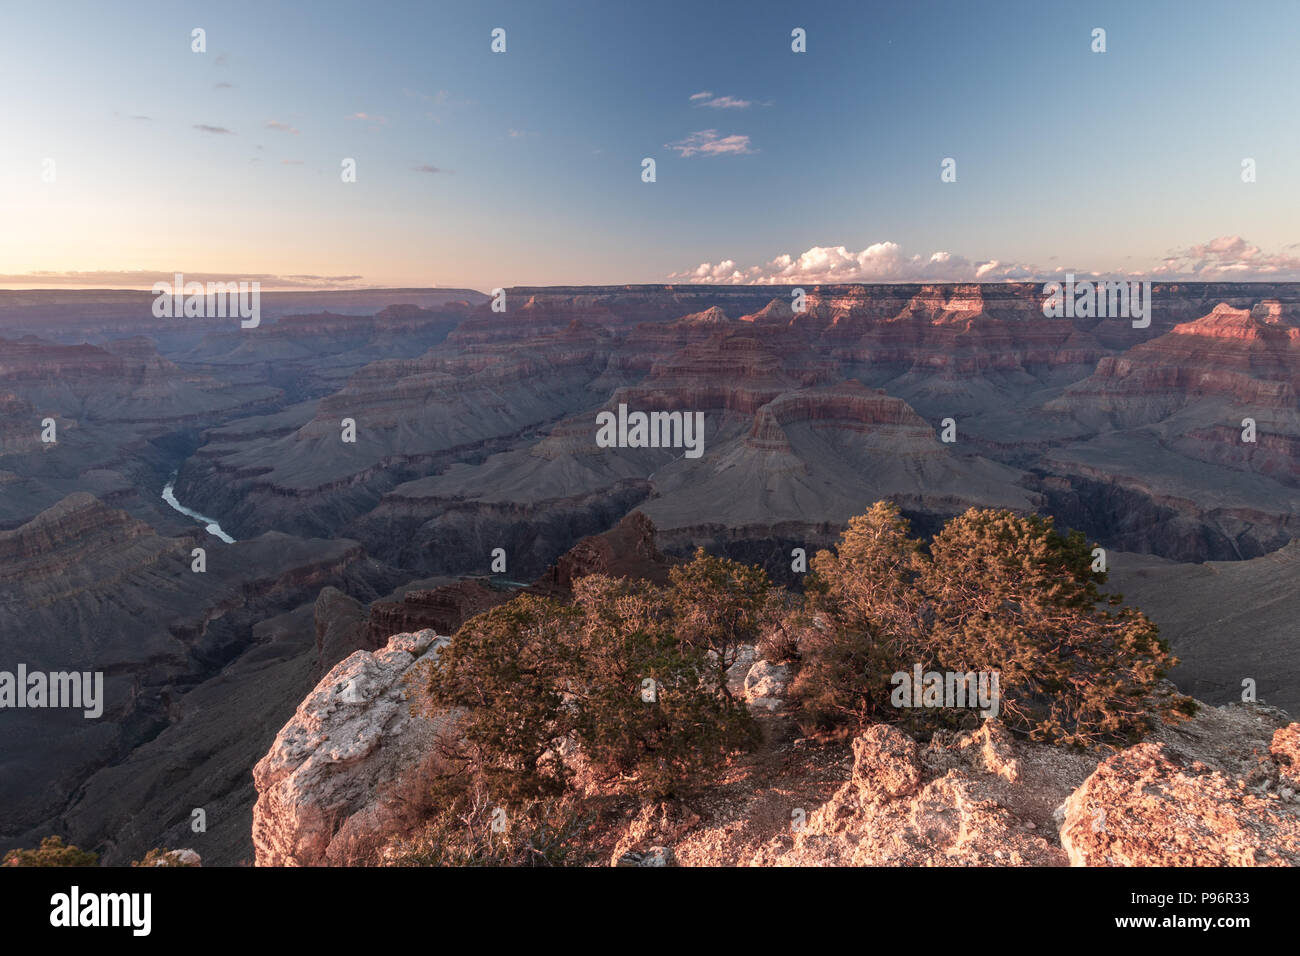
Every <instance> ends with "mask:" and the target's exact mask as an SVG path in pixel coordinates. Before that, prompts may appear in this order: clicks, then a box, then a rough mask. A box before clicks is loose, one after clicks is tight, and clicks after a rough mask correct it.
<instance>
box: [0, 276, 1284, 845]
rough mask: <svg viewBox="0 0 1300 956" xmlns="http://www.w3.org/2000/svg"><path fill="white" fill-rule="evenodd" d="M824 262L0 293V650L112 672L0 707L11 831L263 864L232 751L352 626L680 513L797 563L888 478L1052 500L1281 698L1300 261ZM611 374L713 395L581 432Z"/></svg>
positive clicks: (358, 647)
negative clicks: (163, 301)
mask: <svg viewBox="0 0 1300 956" xmlns="http://www.w3.org/2000/svg"><path fill="white" fill-rule="evenodd" d="M805 292H806V295H805V297H804V299H805V301H804V305H805V309H804V310H803V311H799V312H796V311H795V310H794V309H793V308H792V307H791V303H792V298H793V297H792V294H791V293H792V290H791V289H788V288H785V287H780V286H762V287H756V286H697V285H683V286H609V287H573V288H567V287H549V288H510V289H507V290H506V296H505V297H506V302H507V311H506V312H505V313H494V312H492V311H491V310H490V307H489V304H488V301H489V300H488V297H487V296H484V295H482V294H480V293H477V292H473V291H471V290H373V291H365V292H337V293H274V292H268V293H265V294H264V295H263V297H262V313H263V321H262V322H261V324H260V326H259V327H257V328H250V329H240V328H238V326H237V325H236V326H235V327H233V328H232V327H231V323H230V322H229V321H227V320H220V319H218V320H213V321H209V320H206V319H202V318H195V319H182V320H170V319H157V318H154V317H153V316H152V314H151V311H150V303H151V301H152V297H151V296H150V295H149V294H148V293H147V292H142V293H125V292H73V291H59V292H0V582H2V584H3V588H2V591H3V597H0V669H8V670H13V669H14V665H16V664H17V663H23V664H26V665H27V666H28V667H29V668H30V669H33V670H36V669H41V670H49V671H63V670H73V669H76V670H96V671H102V672H104V674H105V697H106V703H105V713H104V716H103V717H102V718H101V719H99V720H96V721H85V720H82V719H81V717H80V715H77V717H76V719H75V720H73V719H71V718H67V717H66V715H58V714H53V713H48V712H17V711H0V735H3V739H4V740H5V742H6V743H5V746H4V749H3V752H0V769H2V770H3V773H2V774H0V807H3V813H2V814H0V849H3V848H7V847H9V846H16V845H31V844H32V843H33V842H34V840H36V839H37V838H38V837H39V836H40V835H41V834H44V833H49V832H57V833H60V834H63V835H65V836H67V837H69V838H70V839H72V840H73V841H74V842H77V843H78V844H79V845H82V846H87V847H90V848H94V849H96V850H97V851H99V852H101V853H103V854H104V858H105V860H106V861H107V862H115V863H122V862H126V861H129V860H130V859H135V858H138V857H139V856H141V855H143V853H144V852H145V851H147V850H148V849H149V848H150V847H152V846H155V845H159V844H162V843H167V845H178V846H186V847H189V846H193V847H194V848H195V849H196V850H198V851H199V852H200V854H201V855H202V857H203V859H204V861H205V862H212V863H218V864H222V863H224V864H235V863H238V862H240V861H247V862H252V861H253V860H254V858H255V856H256V855H257V853H255V850H254V844H253V837H252V834H253V832H254V831H253V821H254V810H253V807H254V804H255V801H256V799H257V793H256V791H255V789H254V784H253V767H254V765H255V764H257V762H258V761H259V760H261V759H262V758H263V757H264V756H265V755H266V754H267V753H268V751H269V749H270V748H271V747H272V746H273V744H274V741H275V738H276V735H277V733H278V732H279V731H280V729H281V728H282V727H283V726H284V725H285V724H286V722H288V721H289V720H290V719H291V718H292V717H293V715H294V713H295V711H296V709H297V708H298V707H299V704H300V703H302V702H303V701H304V700H305V699H306V698H308V697H309V695H311V694H312V692H313V689H314V688H315V687H316V685H317V682H318V681H320V679H321V678H322V677H323V676H324V675H326V674H327V673H328V672H329V671H330V670H331V669H332V668H334V667H335V665H337V664H338V663H339V662H340V661H343V660H345V659H347V658H349V656H350V655H352V654H354V653H356V652H363V653H373V652H376V651H378V650H379V649H381V648H386V647H387V646H388V644H389V639H390V638H391V637H392V636H393V635H396V634H412V633H419V632H421V631H424V630H430V631H432V632H434V633H436V634H439V635H448V634H450V633H452V632H454V630H455V628H456V627H458V626H459V624H460V623H461V622H462V621H463V620H465V619H466V618H467V617H469V616H472V615H473V614H474V613H477V612H478V611H481V610H484V609H486V608H488V607H491V606H493V605H494V604H496V603H499V602H500V601H503V600H505V599H507V598H508V597H509V595H510V594H511V593H513V592H514V591H515V590H517V589H518V587H519V585H518V584H515V583H513V582H532V584H531V585H529V587H530V588H532V589H534V590H537V591H541V592H547V591H555V590H557V589H560V590H562V589H564V588H565V587H567V585H568V584H569V583H571V581H572V580H573V578H574V577H575V576H578V575H580V574H581V573H588V572H589V571H590V570H592V569H593V568H596V569H599V568H605V569H619V568H624V569H631V568H633V567H635V568H637V569H639V572H638V573H645V574H648V575H654V574H658V575H663V574H666V571H665V570H664V569H665V568H666V567H667V566H668V563H669V562H671V561H672V560H673V559H675V558H680V557H681V556H683V555H686V554H688V553H689V552H691V551H692V550H693V549H694V548H696V547H698V546H703V547H705V548H707V549H708V550H710V551H712V552H714V553H720V554H726V555H728V556H730V557H734V558H738V559H742V560H745V561H749V562H752V563H757V564H761V565H763V566H764V567H765V568H766V569H767V570H768V572H769V574H770V575H771V576H772V578H773V579H774V580H776V581H778V582H780V583H783V584H786V585H789V586H793V587H797V586H798V579H799V574H798V572H796V571H795V570H793V568H792V551H793V550H794V549H796V548H802V549H804V550H805V552H806V553H807V554H809V555H811V554H812V553H813V551H814V550H815V549H816V548H819V547H824V546H826V545H828V544H830V543H831V542H832V541H833V540H834V539H835V538H836V537H837V536H838V534H839V532H840V531H841V530H842V528H843V526H844V523H845V522H846V521H847V520H848V518H849V517H851V516H852V515H855V514H859V513H861V512H862V511H864V510H865V509H866V508H867V507H869V506H870V504H871V503H872V502H874V501H876V500H879V499H882V498H885V499H890V500H892V501H894V502H896V503H897V504H898V505H899V506H900V507H901V508H902V509H903V511H904V513H905V514H906V515H907V516H908V517H909V519H911V520H912V522H913V525H914V527H915V528H916V529H918V530H919V531H922V532H926V533H928V532H932V531H934V530H936V529H937V528H938V527H939V526H940V525H941V523H942V522H943V521H944V520H945V519H946V518H948V517H951V516H952V515H955V514H958V513H960V512H962V511H964V510H966V509H967V508H970V507H996V508H1009V509H1012V510H1017V511H1036V512H1040V513H1043V514H1050V515H1052V516H1054V517H1055V518H1056V521H1057V523H1058V526H1060V527H1063V528H1077V529H1079V530H1081V531H1082V532H1084V533H1085V534H1086V535H1087V536H1088V537H1089V538H1090V540H1093V541H1095V542H1097V544H1098V545H1099V546H1100V547H1102V548H1104V549H1106V552H1107V564H1108V569H1109V573H1110V576H1111V584H1112V586H1113V587H1114V588H1115V589H1117V590H1119V591H1121V592H1123V593H1124V594H1125V595H1126V597H1127V598H1128V599H1129V600H1130V601H1131V602H1132V603H1133V604H1135V605H1136V606H1138V607H1141V608H1143V609H1144V610H1146V611H1147V612H1148V613H1149V614H1150V615H1151V616H1152V618H1153V619H1154V620H1155V621H1156V622H1157V623H1158V624H1160V625H1161V627H1162V634H1163V636H1165V637H1166V638H1167V639H1168V640H1169V641H1170V642H1171V644H1172V645H1173V649H1174V651H1175V653H1176V654H1178V655H1179V657H1180V658H1182V660H1183V663H1182V664H1181V665H1180V667H1179V668H1176V669H1175V670H1174V672H1173V673H1172V674H1171V675H1170V676H1171V679H1172V680H1173V681H1174V682H1175V683H1176V684H1177V685H1178V686H1179V687H1180V689H1182V690H1184V691H1185V692H1188V693H1193V694H1194V695H1195V696H1197V697H1198V698H1200V699H1201V700H1203V701H1205V702H1206V703H1207V704H1208V705H1211V706H1215V707H1217V706H1221V705H1226V704H1229V703H1230V702H1233V701H1239V700H1240V699H1241V693H1242V682H1243V680H1246V679H1250V680H1252V681H1253V682H1254V686H1255V687H1256V689H1257V691H1258V694H1259V697H1260V699H1261V700H1262V701H1265V702H1267V704H1270V705H1276V706H1279V707H1282V708H1285V709H1287V710H1290V711H1291V712H1293V713H1294V712H1297V711H1300V693H1298V692H1297V690H1296V688H1297V686H1300V684H1297V681H1296V678H1297V677H1300V653H1297V652H1296V650H1295V648H1294V640H1293V625H1292V622H1293V621H1294V620H1295V615H1296V613H1297V612H1300V606H1297V604H1296V597H1295V595H1296V594H1297V593H1300V588H1297V587H1296V584H1297V581H1298V580H1300V560H1298V559H1297V552H1296V544H1295V543H1294V541H1295V537H1296V534H1297V527H1298V525H1297V522H1298V521H1300V518H1297V515H1300V397H1298V396H1300V286H1298V285H1294V284H1285V283H1274V284H1269V283H1160V282H1157V283H1154V284H1153V286H1152V300H1151V310H1150V313H1151V323H1150V326H1149V327H1146V328H1134V327H1133V326H1132V324H1131V323H1129V322H1127V321H1124V320H1117V319H1095V318H1082V317H1074V318H1048V317H1046V316H1044V314H1043V310H1042V298H1043V297H1042V292H1041V288H1040V287H1039V286H1037V285H1031V284H1022V283H1000V284H996V285H975V284H967V285H901V284H900V285H844V286H824V287H809V288H808V289H806V290H805ZM621 405H625V406H627V407H628V408H629V409H643V410H646V411H658V412H663V413H674V412H681V413H682V414H683V415H686V414H691V415H694V414H700V415H701V416H702V421H703V423H704V435H703V444H702V447H703V449H704V453H703V454H702V455H701V456H700V457H698V458H693V457H690V456H685V455H683V454H682V451H683V449H681V448H676V449H674V448H654V447H625V448H602V447H600V446H599V445H598V443H597V441H596V422H597V416H598V415H600V414H601V413H602V412H605V413H614V414H617V410H618V409H619V407H620V406H621ZM46 419H52V420H53V421H54V423H55V426H56V429H57V431H56V434H57V439H56V440H55V441H53V442H49V441H45V440H43V437H42V422H43V421H44V420H46ZM345 419H350V420H352V421H353V422H355V434H356V440H355V442H345V441H344V440H343V439H342V437H341V436H342V423H343V421H344V420H345ZM945 419H951V420H952V422H953V424H954V430H955V439H956V440H955V441H944V440H943V434H944V425H943V423H944V420H945ZM1245 419H1250V420H1251V421H1252V422H1253V423H1254V428H1255V433H1254V438H1255V440H1254V441H1243V425H1242V422H1243V420H1245ZM173 476H174V479H173ZM173 482H174V485H173V484H172V483H173ZM169 486H170V487H172V489H173V493H174V496H175V498H176V500H178V501H179V503H180V504H181V505H183V506H184V507H185V508H186V509H188V510H189V511H191V512H194V513H197V514H200V515H204V516H208V517H209V518H210V519H211V520H212V521H214V522H217V523H219V525H220V527H221V528H222V529H223V531H224V532H225V533H226V534H227V535H228V536H229V537H230V538H232V539H233V543H226V542H225V541H223V540H219V539H218V538H217V537H215V536H214V535H211V534H208V533H207V532H206V531H205V529H204V528H203V526H202V525H201V524H198V523H196V521H195V520H194V519H193V518H192V517H189V516H187V515H186V514H183V513H180V512H178V511H177V510H175V509H174V508H173V507H172V506H170V505H169V504H168V503H167V502H166V501H164V499H163V497H162V495H163V490H164V488H167V487H169ZM650 528H653V535H651V534H650V531H649V529H650ZM196 548H201V549H203V550H204V552H205V561H206V570H204V571H203V572H201V573H200V572H195V571H194V570H193V569H192V568H193V552H194V550H195V549H196ZM497 549H502V550H503V551H504V553H505V559H506V570H505V571H504V572H500V571H494V570H493V567H492V555H493V553H494V551H496V550H497ZM628 573H631V571H630V570H629V571H628ZM65 718H66V719H65ZM83 725H86V726H83ZM1143 767H1147V765H1143ZM1143 767H1138V768H1133V772H1134V773H1147V772H1148V770H1149V767H1147V769H1143ZM1161 772H1163V771H1161ZM1085 776H1086V775H1085ZM1071 779H1073V778H1071ZM1081 783H1082V778H1080V779H1079V781H1077V782H1075V783H1074V784H1073V786H1072V788H1071V792H1072V791H1073V787H1074V786H1078V785H1079V784H1081ZM1065 796H1068V793H1066V794H1062V795H1061V799H1064V798H1065ZM195 808H204V809H205V810H206V813H207V818H208V820H209V829H208V831H207V832H206V833H205V834H196V833H192V832H191V831H190V829H189V821H190V815H191V812H192V810H193V809H195ZM807 842H808V841H805V843H807ZM683 852H685V851H683ZM755 852H757V850H755ZM773 852H775V851H773ZM789 852H794V853H796V854H799V853H803V852H804V849H803V844H800V846H799V847H796V848H793V849H791V848H787V849H786V850H783V851H782V853H789ZM808 852H811V850H809V851H808ZM1044 852H1045V851H1044ZM1058 852H1064V851H1063V849H1062V848H1060V847H1058ZM1081 852H1082V851H1081ZM1059 858H1060V857H1059V856H1054V857H1053V859H1059Z"/></svg>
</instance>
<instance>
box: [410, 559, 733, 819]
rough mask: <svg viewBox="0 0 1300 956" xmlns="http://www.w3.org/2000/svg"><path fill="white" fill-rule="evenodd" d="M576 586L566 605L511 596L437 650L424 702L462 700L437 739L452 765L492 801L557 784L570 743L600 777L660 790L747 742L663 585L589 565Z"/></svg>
mask: <svg viewBox="0 0 1300 956" xmlns="http://www.w3.org/2000/svg"><path fill="white" fill-rule="evenodd" d="M703 591H704V588H702V587H701V588H700V589H698V590H697V591H696V592H695V593H697V595H698V596H700V597H701V598H702V599H705V597H706V596H705V595H704V593H703ZM574 595H575V596H574V603H573V604H572V605H571V606H565V605H561V604H558V603H556V602H554V601H549V600H544V599H540V598H536V597H532V596H528V595H524V596H521V597H518V598H516V599H514V600H513V601H511V602H509V603H508V604H505V605H502V606H500V607H497V608H493V609H492V610H490V611H488V612H486V613H484V614H481V615H479V616H478V617H475V618H473V619H471V620H470V621H467V622H466V623H465V624H464V626H462V627H461V629H460V630H459V631H457V633H456V634H455V635H454V636H453V637H452V640H451V643H450V644H449V645H448V646H447V647H445V648H444V649H443V650H442V652H441V656H440V658H439V665H438V666H437V667H435V668H432V669H431V673H430V678H429V684H428V706H430V707H431V708H433V709H443V708H452V707H455V708H461V709H462V711H463V716H462V718H461V719H460V720H458V722H457V723H456V726H455V730H454V731H453V732H454V733H455V735H456V738H457V739H455V740H451V741H448V744H447V750H448V756H449V758H450V760H451V761H452V763H453V765H455V766H457V767H458V768H459V772H460V773H461V774H462V775H467V776H468V777H472V778H474V779H475V780H477V781H480V782H481V783H482V785H483V786H484V787H485V788H486V790H487V792H490V793H491V794H492V795H493V797H494V799H498V800H503V801H519V800H526V799H533V798H539V797H545V796H554V795H556V794H559V793H562V792H564V790H565V789H566V787H567V786H568V785H569V781H570V778H571V775H572V770H571V768H570V766H569V764H568V763H566V762H565V760H564V759H562V756H561V755H562V754H564V753H566V752H568V751H571V750H572V749H573V747H575V746H576V747H577V748H578V749H579V750H580V752H581V753H582V755H583V756H584V758H585V759H586V761H587V764H588V766H590V767H591V768H592V769H593V770H594V771H595V772H596V773H597V774H599V775H602V776H604V777H605V778H606V779H607V780H611V781H613V780H617V781H618V783H619V785H620V787H621V788H623V789H625V790H627V791H630V792H634V793H638V794H643V795H646V796H654V797H663V796H667V795H670V794H673V793H676V792H679V791H681V790H682V789H684V788H690V787H693V786H696V785H698V784H699V783H701V782H702V781H703V780H705V779H706V778H708V777H709V776H710V775H711V774H713V773H716V772H717V771H718V770H719V769H720V768H721V767H722V766H724V765H725V763H726V761H727V758H728V757H729V756H730V755H731V754H733V753H734V752H736V751H737V750H740V749H743V748H745V747H747V746H751V745H752V744H753V742H754V741H755V740H756V739H757V738H756V735H755V732H754V726H753V721H752V718H751V717H750V716H749V713H748V711H747V710H746V709H745V708H744V707H743V706H742V705H740V704H738V703H737V702H735V701H733V700H732V699H731V698H730V696H729V695H728V694H727V693H726V689H725V684H723V683H722V682H720V681H719V672H718V667H717V660H716V659H714V658H711V657H710V655H709V653H708V650H707V649H706V648H704V647H701V646H697V645H696V644H694V643H692V642H689V641H686V640H683V639H682V638H681V637H679V636H678V635H677V633H676V632H675V615H674V604H673V596H672V594H671V593H669V592H667V591H665V590H664V589H662V588H658V587H655V586H654V585H651V584H647V583H640V582H632V581H627V580H621V579H620V580H614V579H611V578H608V577H604V576H599V575H596V576H591V577H587V578H583V579H580V580H579V581H577V582H575V584H574ZM724 603H725V602H719V604H720V606H721V605H722V604H724ZM708 626H709V625H708V624H707V622H702V623H701V625H700V630H699V631H698V632H697V634H696V636H700V635H702V634H705V633H706V629H707V628H708ZM727 626H728V627H729V628H734V627H738V626H739V625H736V624H735V622H734V621H731V622H729V623H728V625H727ZM718 633H721V629H719V631H718ZM727 633H733V632H732V631H728V632H727ZM700 639H701V642H702V643H707V641H708V640H715V641H717V640H726V639H727V638H725V637H710V638H705V637H701V638H700ZM647 682H651V683H647ZM647 688H652V692H650V691H647ZM647 696H648V697H649V698H650V699H646V697H647Z"/></svg>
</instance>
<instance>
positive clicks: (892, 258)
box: [668, 236, 1300, 285]
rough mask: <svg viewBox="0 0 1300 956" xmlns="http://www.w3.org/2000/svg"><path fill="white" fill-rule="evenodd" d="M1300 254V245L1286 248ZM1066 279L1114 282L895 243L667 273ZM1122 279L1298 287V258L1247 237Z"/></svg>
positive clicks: (736, 277) (758, 280)
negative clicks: (923, 250)
mask: <svg viewBox="0 0 1300 956" xmlns="http://www.w3.org/2000/svg"><path fill="white" fill-rule="evenodd" d="M1287 248H1289V249H1300V243H1295V244H1294V245H1292V246H1289V247H1287ZM1066 273H1073V274H1074V275H1077V276H1081V277H1082V276H1104V275H1113V274H1114V273H1108V272H1105V271H1100V270H1096V269H1090V268H1088V267H1087V266H1084V265H1080V266H1077V267H1066V266H1054V267H1052V268H1043V267H1041V266H1038V265H1034V264H1031V263H1024V262H1002V261H1000V260H998V259H984V260H971V259H967V258H966V257H965V256H961V255H957V254H955V253H952V252H947V251H942V250H941V251H938V252H934V253H931V254H930V255H928V256H925V255H921V254H912V255H907V254H906V253H905V252H904V251H903V248H902V246H900V245H899V244H898V243H896V242H889V241H886V242H877V243H874V244H873V245H870V246H867V247H866V248H865V249H862V250H861V251H859V252H854V251H853V250H851V249H848V248H846V247H845V246H813V247H812V248H811V249H808V250H806V251H804V252H802V253H800V254H799V255H797V256H792V255H789V254H783V255H779V256H777V257H776V258H774V259H772V260H770V261H769V262H767V263H765V264H763V265H755V266H746V267H742V266H740V265H738V264H737V263H736V261H735V260H734V259H722V260H720V261H718V262H716V263H715V262H702V263H700V264H699V265H698V266H696V267H695V268H694V269H687V270H683V271H681V272H672V273H669V275H668V279H669V280H670V281H674V282H687V283H695V284H701V285H791V284H800V283H805V284H809V285H834V284H842V283H852V282H1026V281H1047V280H1050V279H1052V278H1057V277H1060V276H1062V275H1064V274H1066ZM1122 274H1123V275H1127V276H1133V277H1143V278H1150V279H1163V280H1183V281H1187V282H1228V281H1232V282H1247V281H1252V280H1254V281H1273V282H1300V256H1298V255H1289V254H1287V253H1285V252H1282V253H1266V252H1264V251H1263V250H1262V249H1260V247H1259V246H1256V245H1252V244H1251V243H1250V242H1248V241H1247V240H1246V239H1244V238H1242V237H1241V236H1219V237H1218V238H1216V239H1211V240H1210V241H1209V242H1206V243H1202V244H1200V245H1195V246H1190V247H1188V248H1186V249H1179V250H1177V251H1175V252H1173V253H1170V254H1169V255H1167V256H1165V257H1164V258H1163V259H1162V260H1160V261H1159V262H1158V263H1157V264H1154V265H1152V266H1151V267H1150V268H1148V269H1131V270H1127V271H1125V272H1124V273H1122Z"/></svg>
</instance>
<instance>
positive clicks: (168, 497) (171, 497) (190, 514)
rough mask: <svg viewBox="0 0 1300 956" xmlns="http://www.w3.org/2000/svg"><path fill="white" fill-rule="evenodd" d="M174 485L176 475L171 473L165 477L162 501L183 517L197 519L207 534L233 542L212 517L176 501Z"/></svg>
mask: <svg viewBox="0 0 1300 956" xmlns="http://www.w3.org/2000/svg"><path fill="white" fill-rule="evenodd" d="M175 487H176V475H175V474H173V475H172V476H171V477H170V478H168V479H167V484H166V485H164V486H163V491H162V499H163V501H165V502H167V503H168V504H169V505H171V506H172V507H173V508H175V509H176V510H177V511H179V512H180V513H181V514H183V515H185V517H187V518H193V519H194V520H195V521H198V522H199V523H201V524H203V525H204V526H205V527H206V528H207V529H208V534H210V535H214V536H215V537H218V538H220V539H221V540H222V541H224V542H226V544H234V543H235V539H234V538H232V537H231V536H230V535H228V534H226V533H225V532H224V531H222V530H221V525H219V524H217V523H216V521H214V520H213V519H212V518H209V517H208V516H207V515H201V514H199V513H198V512H197V511H192V510H190V509H189V508H186V507H185V506H184V505H183V504H181V503H180V502H179V501H177V500H176V493H175V492H174V491H173V490H172V489H173V488H175Z"/></svg>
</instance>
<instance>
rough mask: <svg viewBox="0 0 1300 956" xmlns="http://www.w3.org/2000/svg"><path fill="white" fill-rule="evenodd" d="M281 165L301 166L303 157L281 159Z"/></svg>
mask: <svg viewBox="0 0 1300 956" xmlns="http://www.w3.org/2000/svg"><path fill="white" fill-rule="evenodd" d="M280 165H281V166H301V165H302V160H301V159H282V160H280Z"/></svg>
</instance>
